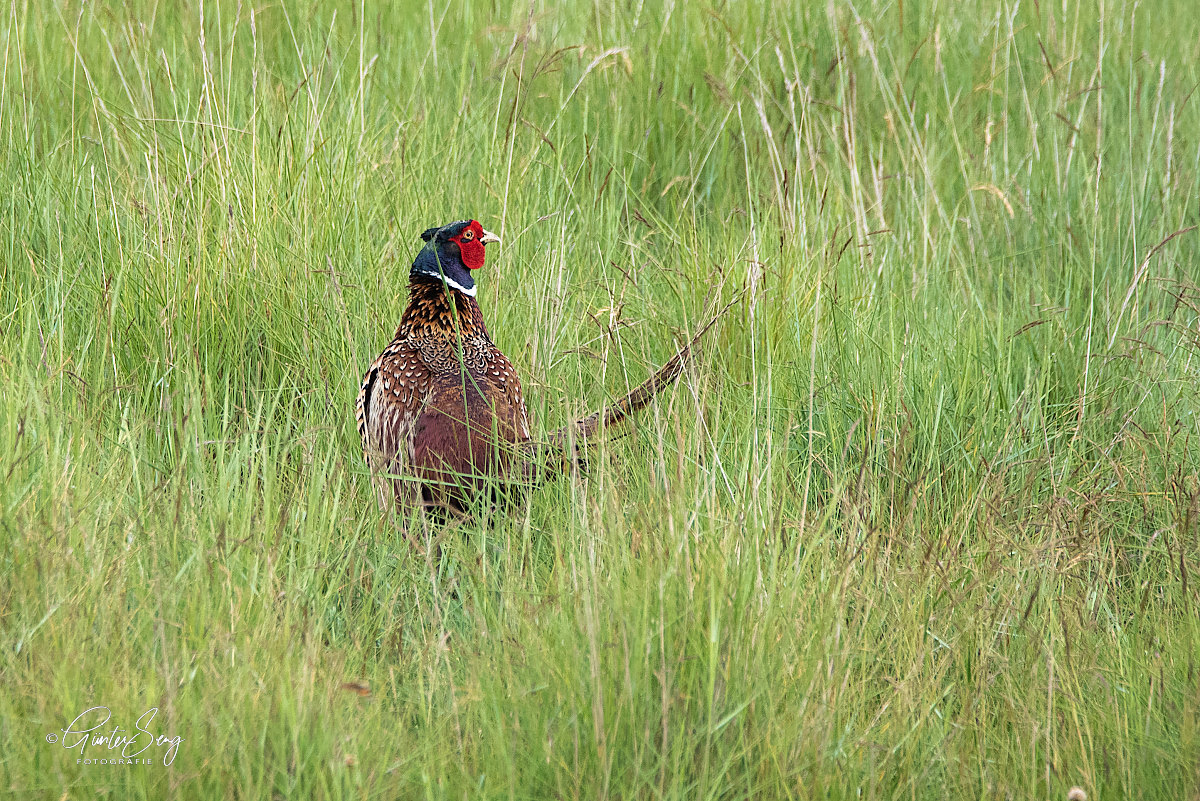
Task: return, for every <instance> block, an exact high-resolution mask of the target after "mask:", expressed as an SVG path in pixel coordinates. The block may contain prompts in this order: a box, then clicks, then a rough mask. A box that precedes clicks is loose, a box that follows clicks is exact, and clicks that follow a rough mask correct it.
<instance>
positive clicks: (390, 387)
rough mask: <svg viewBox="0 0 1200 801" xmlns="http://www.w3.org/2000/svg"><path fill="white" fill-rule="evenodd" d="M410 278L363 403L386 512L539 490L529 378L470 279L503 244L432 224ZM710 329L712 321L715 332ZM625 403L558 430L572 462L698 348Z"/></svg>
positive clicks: (370, 463) (462, 225) (479, 231)
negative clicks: (516, 366) (492, 326)
mask: <svg viewBox="0 0 1200 801" xmlns="http://www.w3.org/2000/svg"><path fill="white" fill-rule="evenodd" d="M421 238H422V239H423V240H425V246H424V247H423V248H422V249H421V252H420V253H418V254H417V258H416V259H415V260H414V261H413V264H412V269H411V271H410V272H409V301H408V308H406V309H405V310H404V314H403V315H402V316H401V318H400V325H399V327H398V328H397V329H396V334H395V336H394V337H392V341H391V342H390V343H389V344H388V346H387V347H386V348H384V350H383V353H381V354H380V355H379V357H378V358H377V359H375V361H374V362H372V363H371V366H370V367H369V368H368V369H367V373H366V375H365V376H363V381H362V387H361V388H360V390H359V393H358V400H357V403H356V409H355V411H356V417H357V420H358V433H359V436H360V437H361V438H362V445H363V452H364V455H365V457H366V462H367V467H368V468H369V469H370V471H371V474H372V477H373V480H374V481H375V484H376V487H377V488H378V491H379V500H380V503H381V505H382V507H383V508H384V509H385V510H386V509H390V508H395V509H397V510H398V511H401V512H403V511H405V510H407V509H409V508H413V507H414V506H417V505H424V506H426V507H434V508H441V509H445V510H449V511H463V510H465V509H467V508H468V507H469V506H470V504H471V502H472V500H473V499H475V498H476V497H477V496H479V495H480V493H481V492H482V491H484V490H485V488H487V487H488V486H497V485H503V486H507V487H510V488H511V487H523V486H529V485H530V484H531V483H532V482H534V481H535V480H538V479H540V478H543V477H544V476H542V475H538V474H539V473H543V472H545V470H546V465H547V464H550V463H553V462H554V461H555V460H554V459H547V458H545V454H544V453H539V448H538V446H537V445H535V443H533V442H531V440H530V434H529V415H528V413H527V411H526V409H525V398H524V395H523V394H522V392H521V381H520V379H519V378H517V374H516V372H515V371H514V370H513V367H512V364H510V363H509V361H508V359H507V358H505V356H504V354H503V353H501V352H500V350H499V348H497V347H496V346H495V344H494V343H493V342H492V339H491V337H490V336H489V334H488V330H487V326H486V325H485V324H484V321H483V313H482V312H481V311H480V310H479V304H478V303H476V301H475V291H476V286H475V280H474V278H472V275H471V273H472V271H473V270H477V269H479V268H480V267H482V266H483V263H484V257H485V252H484V247H485V245H487V244H488V243H491V242H499V241H500V238H499V237H498V236H496V235H495V234H492V233H489V232H488V231H485V230H484V229H483V226H482V225H480V224H479V223H478V222H476V221H475V220H464V221H460V222H453V223H450V224H449V225H444V226H442V227H440V228H430V229H429V230H427V231H425V232H424V233H423V234H421ZM711 324H712V323H710V324H709V326H711ZM709 326H705V327H704V329H703V330H701V331H700V333H699V334H697V335H696V337H695V338H693V339H692V341H691V342H690V343H689V344H688V345H686V346H685V347H684V348H682V349H681V350H680V351H679V353H677V354H676V355H675V357H674V358H673V359H671V360H670V361H669V362H667V364H666V365H665V366H664V367H663V368H662V369H660V370H659V371H658V372H657V373H655V375H654V376H652V377H651V378H650V379H649V380H647V381H646V382H645V383H644V384H642V385H641V386H640V387H638V388H637V389H635V390H634V391H633V392H631V393H629V394H628V395H627V396H625V398H623V399H622V400H620V401H618V402H617V403H615V404H613V405H611V406H609V407H607V408H606V409H605V410H604V411H603V413H596V414H593V415H591V416H589V417H586V418H584V419H582V420H580V421H578V422H576V423H572V424H571V425H568V426H565V427H563V428H561V429H559V430H558V431H556V432H554V433H553V434H551V435H550V436H549V438H548V440H547V443H546V446H545V447H546V448H548V449H549V450H550V451H552V452H556V453H558V454H560V455H562V456H563V458H562V459H561V460H559V463H560V464H563V463H565V462H566V459H565V454H566V452H567V449H568V448H569V447H571V445H572V444H573V443H574V444H587V442H588V441H589V439H590V438H591V437H592V436H593V435H594V434H596V433H597V432H599V431H601V430H603V429H604V428H605V427H607V426H611V425H614V424H616V423H619V422H621V421H622V420H624V419H625V418H626V417H628V416H629V415H630V414H632V413H634V412H636V411H637V410H638V409H641V408H642V407H644V406H646V405H648V404H649V403H650V402H651V401H652V400H653V399H654V396H655V395H657V394H658V393H659V391H661V390H662V389H663V388H665V387H666V386H668V385H669V384H670V383H671V382H673V381H674V380H675V379H676V378H677V377H678V376H679V374H680V373H681V372H682V370H683V364H684V362H685V360H686V359H687V357H688V355H689V353H690V351H691V348H692V345H694V344H695V342H696V340H697V339H699V337H700V336H701V335H703V334H704V332H705V331H707V330H708V328H709Z"/></svg>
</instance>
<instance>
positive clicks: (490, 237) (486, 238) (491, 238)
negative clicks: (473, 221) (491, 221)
mask: <svg viewBox="0 0 1200 801" xmlns="http://www.w3.org/2000/svg"><path fill="white" fill-rule="evenodd" d="M499 241H500V237H498V236H496V235H495V234H493V233H492V232H491V231H489V230H487V229H486V228H485V229H483V236H481V237H479V242H480V243H481V244H484V245H489V244H491V243H492V242H499Z"/></svg>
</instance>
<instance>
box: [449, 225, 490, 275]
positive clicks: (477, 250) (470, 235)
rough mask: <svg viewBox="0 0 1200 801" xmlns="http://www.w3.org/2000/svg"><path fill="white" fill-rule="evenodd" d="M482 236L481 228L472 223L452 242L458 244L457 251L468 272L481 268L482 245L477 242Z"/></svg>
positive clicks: (482, 257)
mask: <svg viewBox="0 0 1200 801" xmlns="http://www.w3.org/2000/svg"><path fill="white" fill-rule="evenodd" d="M482 236H483V226H482V225H480V224H479V223H477V222H474V221H472V222H471V224H470V225H468V226H467V227H466V228H464V229H463V231H462V233H461V234H459V235H458V236H457V237H455V239H454V241H456V242H458V250H459V253H461V254H462V263H463V264H465V265H466V266H467V269H468V270H478V269H479V268H480V267H482V266H483V259H484V249H483V243H482V242H480V241H479V240H480V237H482Z"/></svg>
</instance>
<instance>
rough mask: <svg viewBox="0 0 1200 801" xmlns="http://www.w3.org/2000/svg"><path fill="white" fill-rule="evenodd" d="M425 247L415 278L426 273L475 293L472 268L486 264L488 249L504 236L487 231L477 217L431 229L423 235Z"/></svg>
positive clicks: (415, 264)
mask: <svg viewBox="0 0 1200 801" xmlns="http://www.w3.org/2000/svg"><path fill="white" fill-rule="evenodd" d="M421 238H422V239H424V240H425V247H423V248H421V252H420V253H418V254H417V258H416V259H415V260H414V261H413V265H412V271H411V272H410V274H409V275H410V277H411V278H416V277H417V276H423V277H426V278H433V279H435V280H437V281H445V282H446V285H447V286H449V287H450V288H451V289H457V290H458V291H459V292H462V293H463V294H464V295H468V296H470V297H474V296H475V279H474V278H472V277H471V271H472V270H478V269H479V268H480V267H482V266H483V261H484V255H485V253H484V248H485V246H486V245H488V244H489V243H491V242H499V241H500V237H498V236H496V235H495V234H493V233H491V232H490V231H485V230H484V228H483V226H482V225H480V224H479V223H478V222H476V221H475V220H460V221H458V222H452V223H450V224H449V225H443V226H441V227H440V228H430V229H428V230H426V231H425V233H423V234H421Z"/></svg>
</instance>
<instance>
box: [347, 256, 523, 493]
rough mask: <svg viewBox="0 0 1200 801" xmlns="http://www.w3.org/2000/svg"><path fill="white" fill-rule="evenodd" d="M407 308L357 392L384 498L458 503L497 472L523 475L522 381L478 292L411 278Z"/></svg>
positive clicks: (365, 443) (370, 461)
mask: <svg viewBox="0 0 1200 801" xmlns="http://www.w3.org/2000/svg"><path fill="white" fill-rule="evenodd" d="M409 290H410V297H409V303H408V308H407V309H405V311H404V315H403V317H401V318H400V325H399V327H398V328H397V329H396V334H395V336H394V337H393V338H392V341H391V343H389V344H388V346H387V347H386V348H384V351H383V353H382V354H380V356H379V358H377V359H376V360H375V361H374V363H372V365H371V367H370V368H369V369H368V370H367V374H366V375H365V376H364V377H363V383H362V388H361V390H360V391H359V394H358V404H357V412H358V414H357V416H358V432H359V435H360V436H361V437H362V442H363V449H364V452H365V454H366V459H367V465H368V467H369V468H370V469H371V471H372V473H374V474H376V475H377V476H380V479H379V480H378V483H379V488H380V492H381V496H380V500H381V502H382V503H384V504H385V505H388V504H391V503H395V504H397V505H399V506H400V507H410V506H412V505H414V504H415V503H416V502H418V501H420V502H422V503H424V504H427V505H433V506H440V507H447V508H453V509H461V508H463V507H465V506H466V505H467V503H468V502H469V501H470V499H471V496H472V495H474V494H477V493H478V491H479V490H480V489H481V488H482V485H483V484H484V483H485V482H486V481H488V480H489V479H490V478H492V477H511V478H515V477H516V476H515V475H514V473H523V468H522V469H520V470H516V469H514V468H517V467H519V465H518V464H517V463H518V462H521V461H522V460H523V455H522V451H521V449H520V445H521V444H522V443H525V442H528V441H529V416H528V413H527V412H526V410H525V398H524V396H523V395H522V393H521V381H520V379H518V378H517V375H516V373H515V372H514V371H513V368H512V365H511V364H510V363H509V361H508V359H506V358H505V356H504V354H503V353H501V352H500V350H499V348H497V347H496V346H495V345H494V344H493V343H492V340H491V337H490V336H489V335H488V331H487V326H486V325H485V324H484V322H483V313H482V312H481V311H480V310H479V304H478V303H476V302H475V299H474V298H473V297H469V296H467V295H465V294H463V293H462V292H459V291H457V290H454V289H450V288H449V287H446V286H443V285H442V284H441V283H440V282H437V283H435V282H434V281H433V280H431V279H427V278H424V277H417V278H414V279H413V281H412V284H411V285H410V288H409Z"/></svg>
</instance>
